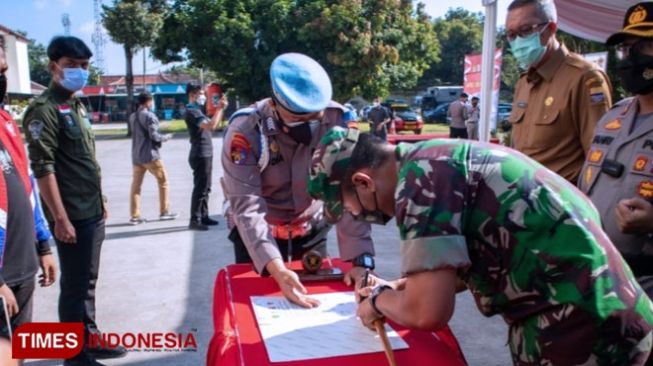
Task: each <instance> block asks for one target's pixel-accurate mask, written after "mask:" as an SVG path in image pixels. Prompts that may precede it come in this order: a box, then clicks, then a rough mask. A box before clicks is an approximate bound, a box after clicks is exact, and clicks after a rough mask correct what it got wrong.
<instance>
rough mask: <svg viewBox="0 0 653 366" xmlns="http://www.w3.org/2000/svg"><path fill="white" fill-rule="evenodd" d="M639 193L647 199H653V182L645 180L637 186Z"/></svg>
mask: <svg viewBox="0 0 653 366" xmlns="http://www.w3.org/2000/svg"><path fill="white" fill-rule="evenodd" d="M637 193H638V194H639V195H640V196H642V197H643V198H645V199H647V200H648V199H651V198H653V181H650V180H645V181H642V182H640V183H639V185H638V186H637Z"/></svg>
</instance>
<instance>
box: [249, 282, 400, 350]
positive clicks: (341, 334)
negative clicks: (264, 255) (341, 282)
mask: <svg viewBox="0 0 653 366" xmlns="http://www.w3.org/2000/svg"><path fill="white" fill-rule="evenodd" d="M311 297H313V298H316V299H318V300H319V301H320V306H318V307H316V308H312V309H305V308H302V307H300V306H297V305H294V304H292V303H291V302H289V301H288V300H286V299H285V298H284V297H279V296H252V297H251V300H252V307H253V308H254V315H255V316H256V321H257V323H258V326H259V329H260V330H261V336H262V338H263V342H264V343H265V349H266V350H267V351H268V356H269V357H270V362H287V361H297V360H309V359H315V358H325V357H335V356H346V355H356V354H363V353H372V352H383V344H382V343H381V340H380V339H379V336H378V334H377V333H376V332H374V331H371V330H369V329H367V328H365V327H364V326H363V324H361V322H360V320H359V319H358V318H356V307H357V304H356V300H355V298H354V293H353V292H335V293H328V294H317V295H311ZM385 329H386V332H387V333H388V339H389V340H390V344H391V345H392V348H393V349H395V350H398V349H406V348H408V344H406V342H404V340H403V339H401V337H400V336H399V335H398V334H397V332H395V331H394V330H393V329H392V327H390V326H389V325H387V324H386V325H385Z"/></svg>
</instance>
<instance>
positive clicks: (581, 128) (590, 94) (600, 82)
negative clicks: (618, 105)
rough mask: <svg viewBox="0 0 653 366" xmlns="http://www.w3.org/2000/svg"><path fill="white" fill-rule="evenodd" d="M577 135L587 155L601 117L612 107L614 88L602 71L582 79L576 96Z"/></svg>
mask: <svg viewBox="0 0 653 366" xmlns="http://www.w3.org/2000/svg"><path fill="white" fill-rule="evenodd" d="M575 99H576V103H575V105H577V106H578V108H577V109H576V113H577V114H578V115H577V119H576V120H577V121H578V122H577V126H576V128H577V133H578V136H579V138H580V143H581V145H582V147H583V151H585V154H587V153H588V152H589V150H590V146H591V145H592V139H593V138H594V129H595V128H596V124H597V123H598V122H599V120H600V119H601V117H603V115H604V114H605V113H606V112H607V111H608V110H610V108H611V107H612V87H611V85H610V82H609V81H608V78H607V76H605V74H604V73H603V72H602V71H599V70H592V71H588V72H586V73H585V75H583V77H582V78H581V79H580V84H579V86H578V88H577V93H576V95H575Z"/></svg>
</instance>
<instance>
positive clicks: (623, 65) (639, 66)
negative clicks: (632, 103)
mask: <svg viewBox="0 0 653 366" xmlns="http://www.w3.org/2000/svg"><path fill="white" fill-rule="evenodd" d="M617 74H618V75H619V77H620V78H621V83H622V84H623V86H624V88H625V89H626V90H627V91H629V92H631V93H633V94H639V95H645V94H649V93H651V92H653V56H648V55H643V54H641V53H640V52H639V51H638V50H637V49H636V47H631V49H630V52H629V54H628V57H627V58H626V59H625V60H622V61H621V62H619V64H617Z"/></svg>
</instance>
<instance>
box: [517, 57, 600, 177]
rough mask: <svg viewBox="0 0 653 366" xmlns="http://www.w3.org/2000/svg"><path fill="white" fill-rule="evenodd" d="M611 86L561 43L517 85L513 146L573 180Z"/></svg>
mask: <svg viewBox="0 0 653 366" xmlns="http://www.w3.org/2000/svg"><path fill="white" fill-rule="evenodd" d="M610 88H611V87H610V83H609V81H608V79H607V76H606V75H605V73H604V72H603V71H601V70H599V69H597V68H596V67H595V66H594V64H592V63H590V62H588V61H585V60H584V59H583V58H582V57H581V56H579V55H577V54H574V53H570V52H569V51H567V48H566V47H565V46H564V45H561V46H560V48H559V49H558V50H556V51H553V53H552V54H551V56H550V58H549V59H548V60H547V61H546V62H545V63H544V64H543V65H541V66H539V67H538V68H537V69H530V70H529V71H528V72H527V73H524V74H523V75H522V76H521V78H520V79H519V81H518V82H517V85H516V86H515V95H514V99H513V106H512V113H511V115H510V118H509V120H510V122H511V123H512V124H513V128H512V144H513V148H515V149H517V150H519V151H521V152H522V153H524V154H526V155H528V156H530V157H531V158H533V159H535V160H537V161H539V162H540V163H541V164H542V165H544V166H546V167H547V168H549V169H551V170H553V171H554V172H556V173H558V174H559V175H561V176H563V177H564V178H565V179H567V180H569V181H570V182H572V183H574V184H576V181H577V179H578V175H579V173H580V169H581V167H582V166H583V161H584V160H585V155H586V153H587V151H588V149H589V147H590V143H591V139H592V134H593V132H594V126H596V122H598V120H599V118H601V116H602V115H603V114H604V113H605V112H606V111H607V110H608V109H609V108H610V106H611V103H612V99H611V96H610Z"/></svg>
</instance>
